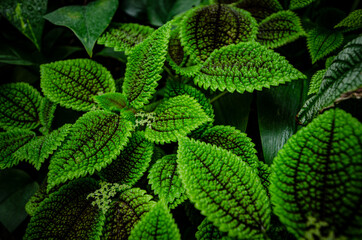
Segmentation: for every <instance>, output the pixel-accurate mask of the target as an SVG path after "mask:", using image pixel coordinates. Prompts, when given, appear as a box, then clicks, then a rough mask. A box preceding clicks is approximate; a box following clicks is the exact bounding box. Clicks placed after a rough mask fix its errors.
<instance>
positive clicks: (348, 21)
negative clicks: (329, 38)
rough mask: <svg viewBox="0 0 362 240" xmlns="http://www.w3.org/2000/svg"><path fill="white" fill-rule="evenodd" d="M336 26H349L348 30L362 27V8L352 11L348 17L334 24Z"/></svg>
mask: <svg viewBox="0 0 362 240" xmlns="http://www.w3.org/2000/svg"><path fill="white" fill-rule="evenodd" d="M334 28H347V30H355V29H358V28H362V9H357V10H354V11H353V12H351V13H350V14H349V15H348V16H347V17H346V18H344V19H343V20H342V21H340V22H339V23H338V24H337V25H336V26H334Z"/></svg>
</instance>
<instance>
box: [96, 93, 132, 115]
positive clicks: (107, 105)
mask: <svg viewBox="0 0 362 240" xmlns="http://www.w3.org/2000/svg"><path fill="white" fill-rule="evenodd" d="M94 100H95V101H96V102H97V103H98V104H99V105H100V106H101V107H102V108H103V109H105V110H109V111H120V110H122V109H123V108H125V107H127V105H128V102H127V98H126V96H124V94H122V93H118V92H114V93H105V94H102V95H99V96H94Z"/></svg>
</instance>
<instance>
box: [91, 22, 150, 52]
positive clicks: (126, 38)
mask: <svg viewBox="0 0 362 240" xmlns="http://www.w3.org/2000/svg"><path fill="white" fill-rule="evenodd" d="M153 31H154V29H153V28H151V27H149V26H143V25H140V24H137V23H119V24H114V25H112V26H110V27H109V28H108V29H107V30H106V31H105V32H104V33H103V34H102V35H101V36H100V37H99V38H98V41H97V43H98V44H101V45H105V46H106V47H112V48H114V50H115V51H125V52H126V54H129V53H130V52H131V50H132V49H133V48H134V47H135V46H136V45H137V44H139V43H141V42H142V41H143V40H145V39H146V38H147V37H148V36H150V35H151V34H152V32H153Z"/></svg>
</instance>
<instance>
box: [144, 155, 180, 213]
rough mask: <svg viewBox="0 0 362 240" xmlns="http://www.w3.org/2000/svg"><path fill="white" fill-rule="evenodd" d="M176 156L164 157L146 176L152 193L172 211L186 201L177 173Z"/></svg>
mask: <svg viewBox="0 0 362 240" xmlns="http://www.w3.org/2000/svg"><path fill="white" fill-rule="evenodd" d="M176 160H177V155H176V154H171V155H166V156H164V157H163V158H161V159H159V160H157V162H156V163H155V164H153V166H152V168H151V170H150V174H149V175H148V178H149V183H150V184H151V187H152V189H153V191H154V192H155V193H156V194H157V195H158V196H159V197H160V199H162V200H164V201H165V203H167V204H168V206H169V207H170V208H171V209H172V208H175V207H176V206H177V205H179V204H180V203H182V202H183V201H184V200H186V199H187V195H186V191H185V188H184V187H183V186H182V183H181V178H180V177H179V174H178V172H177V162H176Z"/></svg>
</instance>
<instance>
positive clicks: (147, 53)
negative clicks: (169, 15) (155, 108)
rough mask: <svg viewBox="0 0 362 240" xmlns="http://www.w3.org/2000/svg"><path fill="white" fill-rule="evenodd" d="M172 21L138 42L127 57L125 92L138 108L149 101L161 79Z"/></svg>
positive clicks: (132, 104) (131, 103) (129, 100)
mask: <svg viewBox="0 0 362 240" xmlns="http://www.w3.org/2000/svg"><path fill="white" fill-rule="evenodd" d="M171 26H172V25H171V23H168V24H165V25H164V26H162V27H160V28H159V29H157V30H156V31H154V32H153V33H152V35H151V36H150V37H148V38H147V39H146V40H144V41H143V42H142V43H140V44H138V45H137V46H136V47H135V48H134V49H133V51H132V53H131V54H130V55H129V57H128V58H127V68H126V73H125V79H124V83H123V93H124V94H125V95H126V96H127V99H128V102H129V103H130V105H131V106H132V107H134V108H136V109H139V108H142V107H143V105H145V104H147V103H149V99H150V98H151V97H152V95H153V94H154V93H155V92H156V90H155V88H156V87H157V85H158V84H157V81H158V80H160V79H161V75H160V74H161V72H162V70H163V63H164V61H165V60H166V54H167V46H168V39H169V37H170V32H171Z"/></svg>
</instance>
